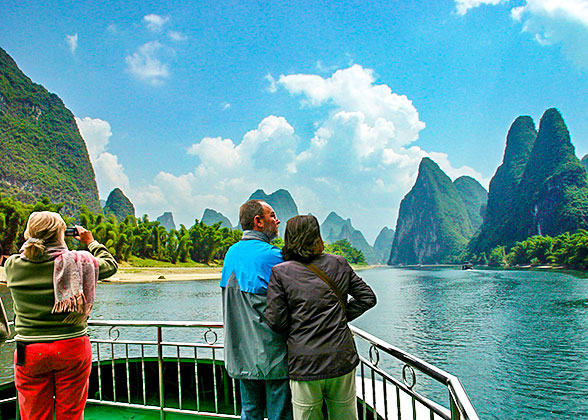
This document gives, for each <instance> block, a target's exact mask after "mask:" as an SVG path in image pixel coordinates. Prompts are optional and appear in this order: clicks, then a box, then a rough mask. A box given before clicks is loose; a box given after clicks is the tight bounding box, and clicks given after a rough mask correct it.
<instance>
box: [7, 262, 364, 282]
mask: <svg viewBox="0 0 588 420" xmlns="http://www.w3.org/2000/svg"><path fill="white" fill-rule="evenodd" d="M371 268H374V266H369V265H368V266H362V267H354V269H355V270H356V271H360V270H366V269H371ZM221 272H222V267H130V266H123V267H119V270H118V271H117V273H116V274H115V275H114V276H112V277H109V278H107V279H105V280H101V282H104V283H150V282H161V281H198V280H220V278H221ZM5 281H6V278H5V276H4V268H3V267H2V269H0V282H5Z"/></svg>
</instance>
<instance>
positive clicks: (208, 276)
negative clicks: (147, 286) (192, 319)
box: [104, 267, 222, 283]
mask: <svg viewBox="0 0 588 420" xmlns="http://www.w3.org/2000/svg"><path fill="white" fill-rule="evenodd" d="M221 271H222V268H220V267H218V268H216V267H215V268H209V267H157V268H150V267H121V268H119V270H118V271H117V273H116V274H115V275H114V276H112V277H110V278H108V279H105V280H104V282H111V283H146V282H155V281H189V280H220V278H221Z"/></svg>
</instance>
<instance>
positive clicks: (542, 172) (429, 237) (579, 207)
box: [0, 48, 588, 264]
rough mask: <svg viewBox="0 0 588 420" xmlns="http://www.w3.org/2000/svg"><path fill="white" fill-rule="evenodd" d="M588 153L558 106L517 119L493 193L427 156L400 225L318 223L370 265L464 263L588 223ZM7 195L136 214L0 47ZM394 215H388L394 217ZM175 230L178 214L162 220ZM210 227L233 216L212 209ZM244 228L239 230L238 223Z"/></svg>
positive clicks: (284, 202) (289, 205) (285, 212)
mask: <svg viewBox="0 0 588 420" xmlns="http://www.w3.org/2000/svg"><path fill="white" fill-rule="evenodd" d="M587 169H588V155H587V156H584V157H583V158H582V160H581V161H580V160H579V159H578V158H577V156H576V154H575V149H574V146H573V145H572V143H571V138H570V133H569V131H568V128H567V126H566V124H565V122H564V119H563V118H562V116H561V114H560V112H559V111H558V110H557V109H555V108H551V109H548V110H546V111H545V113H544V114H543V116H542V118H541V121H540V124H539V130H537V129H536V127H535V123H534V121H533V119H532V118H531V117H529V116H520V117H518V118H516V120H515V121H514V122H513V123H512V125H511V127H510V129H509V131H508V134H507V137H506V147H505V151H504V157H503V161H502V164H501V165H500V166H499V167H498V169H497V170H496V173H495V174H494V176H493V178H492V180H491V182H490V185H489V191H488V192H486V190H485V189H484V188H483V187H482V186H481V185H480V184H479V183H478V182H477V181H476V180H474V179H473V178H471V177H467V176H463V177H460V178H458V179H456V180H455V181H454V182H452V181H451V179H450V178H449V177H448V176H447V175H446V174H445V173H444V172H443V171H442V170H441V169H440V168H439V166H438V165H437V164H436V163H435V162H433V161H432V160H431V159H429V158H424V159H423V160H422V161H421V163H420V166H419V173H418V177H417V179H416V182H415V184H414V186H413V187H412V189H411V190H410V192H409V193H408V194H407V195H406V196H405V197H404V199H403V200H402V202H401V204H400V210H399V214H398V218H397V224H396V229H395V230H392V229H389V228H383V229H382V231H381V232H380V234H379V235H378V237H377V239H376V241H375V242H374V246H373V247H372V246H370V245H369V244H368V243H367V241H366V240H365V237H364V236H363V234H362V233H361V232H360V231H359V230H357V229H355V228H354V227H353V225H352V223H351V220H350V219H346V220H345V219H343V218H342V217H340V216H339V215H337V214H336V213H334V212H332V213H330V214H329V216H328V217H327V218H326V219H325V220H324V221H323V223H322V225H321V229H322V234H323V238H324V239H325V241H327V242H335V241H337V240H340V239H346V240H348V241H349V242H350V243H351V244H352V245H353V246H354V247H355V248H358V249H359V250H361V251H362V252H363V253H364V256H365V257H366V260H367V261H368V262H369V263H381V262H388V263H390V264H425V263H443V262H459V261H460V258H462V257H463V256H465V255H472V254H475V255H480V254H482V253H488V252H489V251H490V250H492V249H493V248H494V247H496V246H498V245H504V246H511V245H513V244H515V243H516V242H517V241H522V240H524V239H526V238H528V237H530V236H532V235H550V236H557V235H559V234H562V233H564V232H573V231H575V230H577V229H588V171H587ZM0 193H1V194H4V195H7V196H11V197H13V198H15V199H17V200H19V201H23V202H27V203H32V202H37V201H39V200H40V199H41V198H42V197H43V196H47V197H49V199H51V201H53V202H62V203H64V213H65V214H69V215H75V214H76V213H77V212H78V211H79V210H80V208H81V206H87V207H88V208H89V209H90V211H92V212H95V213H102V212H104V213H105V214H114V215H115V216H116V218H117V219H118V220H124V218H125V217H126V216H128V215H133V216H134V215H135V208H134V206H133V204H132V203H131V201H130V200H129V199H128V198H127V197H126V196H125V194H124V193H123V192H122V191H121V190H120V189H118V188H117V189H115V190H113V191H112V192H111V193H110V195H109V197H108V199H107V200H106V202H105V203H104V208H103V207H102V205H101V203H100V201H99V198H98V189H97V186H96V180H95V176H94V171H93V168H92V165H91V163H90V159H89V155H88V152H87V148H86V144H85V142H84V140H83V139H82V137H81V136H80V134H79V131H78V128H77V125H76V122H75V119H74V116H73V114H72V113H71V112H70V111H69V110H68V109H67V108H66V107H65V106H64V104H63V102H62V101H61V99H60V98H59V97H58V96H57V95H55V94H52V93H49V92H48V91H47V90H46V89H45V88H43V87H42V86H40V85H38V84H35V83H33V82H32V81H31V80H30V79H29V78H28V77H27V76H25V75H24V74H23V73H22V71H21V70H20V69H19V68H18V66H17V65H16V63H15V62H14V60H12V58H11V57H10V56H9V55H8V54H7V53H6V52H5V51H4V50H3V49H1V48H0ZM250 199H262V200H264V201H266V202H267V203H268V204H270V205H271V206H272V207H273V208H274V210H275V211H276V213H277V215H278V218H279V219H280V220H281V221H282V223H281V225H280V234H281V235H282V237H283V234H284V230H285V227H286V222H287V220H288V219H289V218H291V217H293V216H296V215H298V207H297V205H296V203H295V201H294V199H293V198H292V196H291V194H290V193H289V192H288V191H286V190H284V189H280V190H277V191H275V192H273V193H271V194H269V195H268V194H266V193H265V192H264V191H263V190H261V189H260V190H257V191H255V192H254V193H253V194H251V196H250ZM393 216H394V215H389V217H390V218H393ZM158 220H159V221H160V223H161V224H162V225H163V226H165V227H166V229H171V228H175V223H174V221H173V216H172V215H171V213H165V214H163V215H162V216H160V218H158ZM202 221H203V222H205V223H206V224H214V223H217V222H221V224H222V226H225V227H231V222H230V221H229V219H227V218H226V217H225V216H224V215H222V214H221V213H218V212H216V211H214V210H212V209H206V210H205V212H204V214H203V216H202ZM237 227H239V228H240V226H237Z"/></svg>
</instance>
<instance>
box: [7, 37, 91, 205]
mask: <svg viewBox="0 0 588 420" xmlns="http://www.w3.org/2000/svg"><path fill="white" fill-rule="evenodd" d="M0 193H5V194H8V195H9V196H12V197H14V198H16V199H18V200H20V201H23V202H26V203H33V202H36V201H38V200H39V199H40V198H41V197H43V196H47V197H49V198H50V199H51V201H53V202H62V203H64V204H65V205H64V209H63V210H64V212H65V213H69V214H74V213H76V212H77V211H78V209H79V208H80V207H81V206H82V205H85V206H87V207H88V208H89V209H90V210H91V211H93V212H101V211H102V209H101V207H100V203H99V201H98V188H97V186H96V179H95V176H94V170H93V168H92V165H91V163H90V158H89V155H88V151H87V149H86V144H85V142H84V140H83V139H82V137H81V136H80V133H79V131H78V127H77V125H76V122H75V120H74V116H73V114H72V113H71V112H70V111H69V110H68V109H67V108H66V107H65V105H64V104H63V102H62V101H61V99H60V98H59V97H58V96H57V95H55V94H53V93H49V92H48V91H47V90H46V89H45V88H44V87H43V86H41V85H39V84H36V83H33V82H32V81H31V80H30V79H29V78H28V77H27V76H26V75H24V74H23V72H22V71H21V70H20V69H19V68H18V66H17V65H16V63H15V62H14V60H13V59H12V58H11V57H10V56H9V55H8V54H7V53H6V51H4V50H3V49H2V48H0Z"/></svg>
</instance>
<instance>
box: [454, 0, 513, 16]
mask: <svg viewBox="0 0 588 420" xmlns="http://www.w3.org/2000/svg"><path fill="white" fill-rule="evenodd" d="M505 2H508V0H455V6H456V9H457V14H458V15H462V16H463V15H465V14H466V13H467V12H468V10H470V9H473V8H475V7H478V6H481V5H483V4H490V5H496V4H499V3H505Z"/></svg>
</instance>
